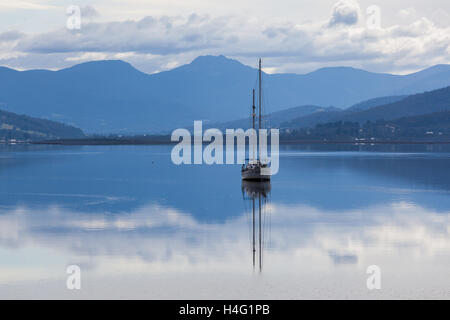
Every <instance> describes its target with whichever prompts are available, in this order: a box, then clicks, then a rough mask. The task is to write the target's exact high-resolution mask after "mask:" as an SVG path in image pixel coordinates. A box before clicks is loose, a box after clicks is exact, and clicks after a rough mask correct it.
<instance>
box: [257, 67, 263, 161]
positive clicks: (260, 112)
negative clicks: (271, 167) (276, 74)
mask: <svg viewBox="0 0 450 320" xmlns="http://www.w3.org/2000/svg"><path fill="white" fill-rule="evenodd" d="M261 80H262V76H261V58H259V101H258V102H259V116H258V122H259V123H258V129H259V130H258V132H259V131H260V130H261V129H262V128H261V114H262V111H261V106H262V101H261V100H262V99H261V97H262V90H261V88H262V85H261ZM258 160H259V161H261V146H259V145H258Z"/></svg>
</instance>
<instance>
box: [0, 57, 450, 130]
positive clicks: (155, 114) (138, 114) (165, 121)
mask: <svg viewBox="0 0 450 320" xmlns="http://www.w3.org/2000/svg"><path fill="white" fill-rule="evenodd" d="M256 77H257V71H256V69H255V68H251V67H249V66H246V65H243V64H241V63H240V62H238V61H236V60H233V59H228V58H226V57H224V56H202V57H198V58H196V59H195V60H194V61H192V62H191V63H190V64H187V65H183V66H180V67H178V68H175V69H172V70H169V71H165V72H160V73H157V74H146V73H143V72H140V71H138V70H136V69H135V68H133V67H132V66H131V65H130V64H128V63H126V62H123V61H120V60H110V61H93V62H87V63H82V64H78V65H75V66H73V67H70V68H66V69H62V70H59V71H49V70H29V71H16V70H13V69H10V68H6V67H0V83H1V86H0V108H1V109H4V110H7V111H10V112H15V113H20V114H27V115H29V116H33V117H41V118H45V119H49V120H55V121H60V122H63V123H66V124H70V125H73V126H76V127H79V128H81V129H83V130H84V131H85V132H87V133H122V134H139V133H157V132H161V131H167V130H171V129H173V128H176V127H181V126H190V125H192V121H193V120H208V121H209V123H217V122H226V121H232V120H235V119H244V118H248V115H249V113H250V106H251V89H252V88H253V87H255V85H256ZM449 85H450V65H437V66H434V67H431V68H428V69H425V70H423V71H420V72H417V73H413V74H409V75H391V74H381V73H372V72H367V71H363V70H359V69H354V68H349V67H336V68H323V69H319V70H317V71H314V72H311V73H308V74H264V76H263V88H264V99H263V101H264V102H265V106H266V107H265V110H264V112H265V113H266V114H268V113H273V114H275V113H276V112H278V111H282V110H286V109H288V108H290V107H293V106H305V105H307V106H320V107H317V108H322V109H323V108H324V107H325V108H330V107H331V106H334V107H336V108H345V107H348V106H351V105H354V104H356V103H359V102H360V101H364V100H368V99H374V98H378V97H391V98H392V97H393V96H400V98H398V99H400V100H401V98H403V97H402V96H406V95H411V94H414V93H417V92H424V91H427V90H433V89H437V88H442V87H446V86H449ZM392 99H394V100H395V99H396V98H392ZM392 101H393V100H392ZM392 101H390V100H388V102H392ZM376 103H380V101H378V102H376ZM369 104H370V103H369ZM369 107H370V105H369ZM360 108H363V109H364V108H366V109H367V108H368V106H367V105H363V106H360ZM297 111H299V110H297ZM328 111H330V112H337V113H339V110H337V109H333V108H332V109H330V110H328ZM328 113H329V112H321V114H328Z"/></svg>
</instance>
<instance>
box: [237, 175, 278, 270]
mask: <svg viewBox="0 0 450 320" xmlns="http://www.w3.org/2000/svg"><path fill="white" fill-rule="evenodd" d="M270 191H271V185H270V181H261V182H256V181H242V197H243V198H244V201H249V202H250V203H251V217H252V255H253V269H255V266H256V259H258V265H259V272H261V271H262V265H263V246H264V230H263V229H264V228H265V223H264V225H263V220H264V222H265V220H266V219H265V216H266V209H267V204H268V201H269V196H270ZM256 211H258V216H257V217H256ZM257 223H258V226H256V224H257ZM256 242H258V252H257V250H256Z"/></svg>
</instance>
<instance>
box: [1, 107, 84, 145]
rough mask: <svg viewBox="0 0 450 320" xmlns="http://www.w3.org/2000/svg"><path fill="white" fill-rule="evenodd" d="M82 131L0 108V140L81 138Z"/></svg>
mask: <svg viewBox="0 0 450 320" xmlns="http://www.w3.org/2000/svg"><path fill="white" fill-rule="evenodd" d="M82 137H84V133H83V131H81V130H80V129H78V128H75V127H72V126H68V125H65V124H61V123H58V122H55V121H50V120H45V119H38V118H32V117H28V116H23V115H18V114H15V113H12V112H7V111H2V110H0V140H10V139H16V140H45V139H59V138H63V139H67V138H82Z"/></svg>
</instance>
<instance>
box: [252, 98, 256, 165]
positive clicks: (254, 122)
mask: <svg viewBox="0 0 450 320" xmlns="http://www.w3.org/2000/svg"><path fill="white" fill-rule="evenodd" d="M255 109H256V106H255V89H253V105H252V110H253V112H252V119H253V130H255V129H256V128H255V126H256V110H255ZM255 147H256V146H255V144H254V143H253V159H252V161H255V156H256V154H255V153H256V152H255Z"/></svg>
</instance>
